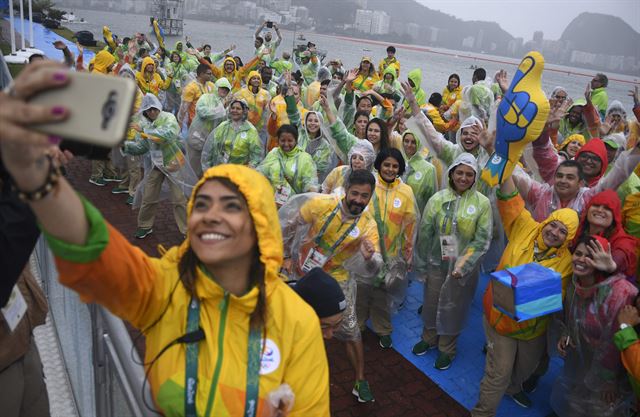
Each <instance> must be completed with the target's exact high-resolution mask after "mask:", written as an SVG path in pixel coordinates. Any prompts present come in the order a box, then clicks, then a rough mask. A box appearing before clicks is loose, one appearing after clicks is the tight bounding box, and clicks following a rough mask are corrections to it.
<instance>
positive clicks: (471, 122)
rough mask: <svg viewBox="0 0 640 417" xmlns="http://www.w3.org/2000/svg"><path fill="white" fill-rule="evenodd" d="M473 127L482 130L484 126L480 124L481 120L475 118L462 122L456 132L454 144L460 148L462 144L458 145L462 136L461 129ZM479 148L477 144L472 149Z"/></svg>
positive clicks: (470, 117) (468, 118)
mask: <svg viewBox="0 0 640 417" xmlns="http://www.w3.org/2000/svg"><path fill="white" fill-rule="evenodd" d="M473 125H477V126H479V127H480V128H484V124H483V123H482V120H480V119H478V118H477V117H476V116H469V117H467V118H466V119H464V120H463V121H462V123H461V124H460V128H459V129H458V131H457V132H456V144H458V145H460V146H462V144H461V143H460V136H461V135H462V129H466V128H468V127H471V126H473ZM479 147H480V144H478V146H477V147H476V148H474V149H478V148H479Z"/></svg>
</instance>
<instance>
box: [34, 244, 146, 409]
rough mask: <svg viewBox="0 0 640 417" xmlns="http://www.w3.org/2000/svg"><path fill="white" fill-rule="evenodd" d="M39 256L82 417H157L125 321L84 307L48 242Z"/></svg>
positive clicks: (41, 246)
mask: <svg viewBox="0 0 640 417" xmlns="http://www.w3.org/2000/svg"><path fill="white" fill-rule="evenodd" d="M34 253H35V257H36V263H37V268H38V269H39V272H40V276H41V277H42V283H43V289H44V291H45V293H46V294H47V299H48V301H49V310H50V314H51V318H52V322H53V323H54V326H55V329H56V332H57V334H58V342H59V345H60V351H61V352H62V356H63V360H64V363H65V365H66V369H67V373H68V376H69V381H70V383H71V387H72V391H73V396H74V399H75V402H76V406H77V409H78V411H79V413H80V415H81V416H83V417H92V416H95V417H111V416H118V417H129V416H133V417H146V416H157V414H156V413H154V412H153V411H151V410H149V409H148V408H147V407H146V406H145V405H144V402H143V395H144V396H145V399H146V402H147V404H153V401H152V400H151V394H150V391H149V385H148V384H147V385H146V387H145V390H143V382H144V368H143V367H142V365H140V363H142V362H141V360H140V357H139V355H138V352H137V351H136V350H135V348H134V346H133V342H132V340H131V337H130V335H129V333H128V331H127V329H126V327H125V325H124V323H123V322H122V320H120V319H119V318H117V317H116V316H114V315H113V314H111V313H110V312H109V311H107V310H106V309H104V308H102V307H100V306H98V305H87V304H84V303H83V302H82V301H80V298H79V297H78V295H77V294H76V293H74V292H73V291H71V290H69V289H67V288H65V287H63V286H62V285H61V284H60V283H59V282H58V272H57V270H56V268H55V263H54V259H53V255H52V254H51V252H50V251H49V248H48V247H47V245H46V242H45V240H44V238H42V237H41V238H40V240H39V241H38V244H37V245H36V249H35V252H34ZM89 364H90V365H91V366H88V365H89Z"/></svg>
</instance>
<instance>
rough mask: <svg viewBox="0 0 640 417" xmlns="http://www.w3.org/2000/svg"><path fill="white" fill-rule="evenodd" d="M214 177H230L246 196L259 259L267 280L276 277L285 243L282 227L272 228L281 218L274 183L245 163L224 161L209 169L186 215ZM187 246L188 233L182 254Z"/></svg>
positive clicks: (191, 200)
mask: <svg viewBox="0 0 640 417" xmlns="http://www.w3.org/2000/svg"><path fill="white" fill-rule="evenodd" d="M213 178H226V179H228V180H229V181H231V182H232V183H234V184H235V185H236V186H237V187H238V189H239V190H240V193H241V194H242V195H243V196H244V198H245V200H246V201H247V205H248V207H249V213H250V214H251V218H252V219H253V225H254V227H255V231H256V236H257V241H258V249H259V251H260V262H262V264H263V265H264V267H265V281H267V280H275V279H277V277H278V274H279V271H280V266H281V265H282V258H283V246H282V232H281V230H280V227H273V225H277V224H278V222H279V220H278V211H277V209H276V203H275V199H274V191H273V188H272V187H271V184H270V183H269V181H268V180H267V179H266V178H265V177H264V176H263V175H262V174H260V173H259V172H258V171H256V170H254V169H252V168H249V167H245V166H242V165H232V164H224V165H218V166H215V167H213V168H209V169H208V170H207V171H206V172H205V173H204V175H203V176H202V178H201V179H200V181H198V183H196V185H195V186H194V187H193V192H192V193H191V197H190V198H189V203H188V204H187V217H188V216H190V215H191V212H192V211H193V202H194V198H195V196H196V194H197V193H198V190H199V189H200V187H201V186H202V184H204V183H205V182H206V181H208V180H211V179H213ZM188 245H189V237H188V236H187V239H185V241H184V242H183V243H182V245H181V246H180V249H181V251H182V252H181V253H184V252H183V251H186V249H187V246H188Z"/></svg>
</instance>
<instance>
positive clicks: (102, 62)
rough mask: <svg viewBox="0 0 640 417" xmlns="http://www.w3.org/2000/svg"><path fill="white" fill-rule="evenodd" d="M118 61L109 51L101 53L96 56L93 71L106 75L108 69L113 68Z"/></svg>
mask: <svg viewBox="0 0 640 417" xmlns="http://www.w3.org/2000/svg"><path fill="white" fill-rule="evenodd" d="M114 62H116V59H115V58H114V56H113V55H111V53H109V52H107V51H100V52H98V53H97V54H96V56H95V58H94V61H93V71H94V72H99V73H101V74H106V73H107V69H108V68H109V66H111V65H112V64H113V63H114Z"/></svg>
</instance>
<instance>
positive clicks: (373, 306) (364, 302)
mask: <svg viewBox="0 0 640 417" xmlns="http://www.w3.org/2000/svg"><path fill="white" fill-rule="evenodd" d="M356 315H357V316H358V326H359V327H360V330H361V331H364V328H365V322H366V321H367V319H369V318H370V319H371V325H372V326H373V331H374V332H375V333H376V334H377V335H378V336H388V335H390V334H391V332H392V331H393V327H392V326H391V312H390V311H389V300H388V297H387V291H386V290H385V289H384V288H379V287H374V286H373V285H369V284H364V283H361V282H358V291H357V294H356Z"/></svg>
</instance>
